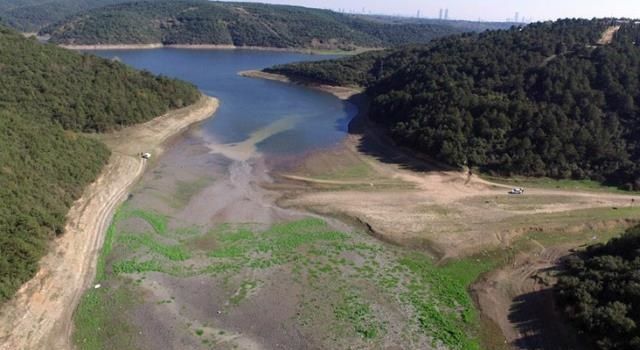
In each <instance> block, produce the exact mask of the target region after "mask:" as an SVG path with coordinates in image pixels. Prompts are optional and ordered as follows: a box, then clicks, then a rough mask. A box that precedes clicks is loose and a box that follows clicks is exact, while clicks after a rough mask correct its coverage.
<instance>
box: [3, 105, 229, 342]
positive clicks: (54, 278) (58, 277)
mask: <svg viewBox="0 0 640 350" xmlns="http://www.w3.org/2000/svg"><path fill="white" fill-rule="evenodd" d="M218 106H219V101H218V100H217V99H215V98H213V97H208V96H205V95H203V96H202V97H201V98H200V100H199V101H198V102H196V103H195V104H193V105H191V106H188V107H185V108H182V109H178V110H173V111H170V112H168V113H166V114H165V115H162V116H159V117H157V118H155V119H152V120H151V121H148V122H146V123H144V124H139V125H135V126H131V127H128V128H125V129H123V130H120V131H117V132H114V133H110V134H106V135H99V136H97V138H98V139H99V140H101V141H103V142H104V143H105V144H107V146H108V147H109V149H110V150H111V151H112V155H111V158H110V159H109V162H108V163H107V164H106V165H105V167H104V168H103V170H102V173H101V174H100V176H99V177H98V178H97V179H96V180H95V181H94V182H93V183H92V184H91V185H89V186H88V187H87V188H85V190H84V192H83V194H82V196H81V197H80V198H79V199H78V200H77V201H76V202H75V203H74V205H73V206H72V207H71V209H70V211H69V213H68V215H67V223H66V226H65V233H64V235H62V236H61V237H59V238H56V239H55V240H54V241H53V242H52V243H51V248H50V250H49V252H48V253H47V255H45V256H44V257H43V258H42V259H41V260H40V267H39V271H38V273H37V274H36V276H35V277H33V278H32V279H31V280H30V281H28V282H27V283H25V284H24V285H23V286H22V287H21V288H20V290H19V291H18V292H17V293H16V295H15V296H14V297H13V299H12V300H11V301H9V302H7V303H6V304H5V305H4V306H3V307H2V309H0V320H2V322H0V341H1V343H2V344H0V349H2V350H5V349H6V350H10V349H71V348H73V345H72V339H71V335H72V332H73V314H74V312H75V309H76V307H77V305H78V303H79V301H80V299H81V297H82V295H83V294H84V292H85V290H87V289H88V288H91V286H92V285H93V283H94V280H95V272H96V266H97V258H98V252H99V251H100V249H101V247H102V244H103V241H104V234H105V232H106V230H107V228H108V227H109V225H110V222H111V218H112V217H113V213H114V212H115V210H116V208H117V207H118V206H119V205H120V204H121V203H122V202H123V201H124V200H125V199H126V198H127V195H128V193H129V190H130V188H131V187H132V186H133V185H135V184H136V183H137V181H138V180H139V179H140V177H141V176H142V174H143V173H144V170H145V168H146V165H145V163H146V161H144V160H143V159H141V157H139V153H140V152H152V155H153V157H154V158H155V157H158V156H159V155H160V154H161V153H162V152H163V151H164V145H165V143H166V142H167V141H168V140H169V139H171V138H173V137H175V136H178V135H180V134H181V133H183V132H184V131H186V130H187V129H188V128H189V127H191V126H192V125H194V124H196V123H198V122H201V121H203V120H205V119H208V118H209V117H211V116H212V115H213V114H214V113H215V112H216V110H217V109H218Z"/></svg>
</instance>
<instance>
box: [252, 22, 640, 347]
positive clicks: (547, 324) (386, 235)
mask: <svg viewBox="0 0 640 350" xmlns="http://www.w3.org/2000/svg"><path fill="white" fill-rule="evenodd" d="M618 29H619V27H612V28H609V29H608V30H607V31H606V32H605V33H604V34H603V39H602V40H601V44H608V43H610V42H611V40H612V38H613V35H614V34H615V32H616V31H617V30H618ZM244 74H245V75H248V76H253V77H259V78H265V79H274V80H279V81H285V82H290V80H289V79H287V78H283V77H282V76H278V75H272V74H267V73H263V72H258V73H256V72H248V73H244ZM297 83H302V84H306V83H305V82H297ZM311 87H314V88H318V89H321V90H323V91H328V92H331V93H334V94H335V95H336V96H338V97H340V98H343V99H349V98H351V99H352V101H353V93H351V94H349V93H346V94H344V93H343V92H344V90H342V88H336V87H327V86H322V85H311ZM354 92H355V91H354ZM355 102H356V103H359V104H360V109H361V111H365V112H363V113H361V115H360V116H359V117H358V118H356V120H354V121H353V122H352V125H351V128H352V129H353V131H354V134H353V135H351V136H350V137H348V138H347V140H346V141H345V142H344V143H343V145H342V146H340V147H337V148H335V149H332V150H329V151H323V152H319V153H316V154H313V155H311V156H310V157H308V158H307V159H305V160H304V162H302V163H301V164H299V166H298V167H297V168H295V169H294V170H291V171H288V172H286V173H281V174H280V175H279V176H278V179H279V181H280V186H281V187H279V188H280V189H281V190H284V193H285V196H284V197H283V198H282V199H281V201H280V204H281V205H283V206H285V207H298V208H304V209H306V210H310V211H313V212H316V213H320V214H323V215H329V216H338V217H342V218H344V217H347V218H351V219H353V222H356V223H358V222H359V223H361V224H362V225H363V226H365V227H366V228H367V229H368V230H369V232H370V233H371V234H372V235H374V236H376V237H377V238H380V239H382V240H384V241H387V242H392V243H395V244H399V245H402V246H406V247H409V248H412V249H415V248H421V249H424V250H426V251H427V252H430V253H432V254H434V255H436V256H438V257H440V258H441V259H443V260H444V259H450V258H459V257H465V256H470V255H473V254H478V253H482V252H486V251H488V250H492V249H495V248H502V249H507V250H509V249H511V246H512V244H514V242H516V241H517V240H518V239H520V238H521V237H523V236H526V235H527V234H529V233H530V232H542V233H544V232H546V233H549V234H551V235H553V234H557V235H559V236H561V237H564V236H567V235H571V234H575V233H580V232H585V231H593V230H600V229H601V230H607V229H611V227H614V226H615V227H618V228H620V229H622V228H624V227H628V226H630V225H632V224H634V223H636V222H638V220H640V216H639V213H638V211H637V210H632V211H628V212H627V213H628V216H625V215H616V214H615V213H616V211H619V210H621V209H624V208H629V207H633V206H634V202H633V201H632V200H633V199H636V200H637V197H638V196H637V194H628V195H626V194H616V193H606V192H589V191H577V190H562V189H542V188H527V189H526V192H525V195H523V196H511V195H508V194H507V192H508V191H509V190H510V189H511V188H512V186H508V185H503V184H499V183H493V182H490V181H486V180H484V179H481V178H480V177H478V176H476V175H475V174H470V173H468V172H461V171H459V170H455V169H450V168H448V167H446V166H443V165H441V164H437V163H436V162H433V161H430V160H429V159H424V158H421V157H417V156H415V155H414V154H412V153H411V152H410V151H408V150H404V149H402V148H400V147H388V146H387V145H389V144H393V142H392V141H391V140H389V139H388V138H387V137H386V135H385V134H384V133H383V132H382V131H381V130H379V129H378V128H377V126H376V125H374V124H372V123H371V122H370V121H368V120H367V118H366V101H363V99H362V98H360V99H356V100H355ZM363 103H364V104H365V105H363ZM416 170H417V171H416ZM614 217H615V218H614ZM584 240H586V239H583V241H582V243H584ZM579 241H580V240H579V239H578V240H576V241H575V242H579ZM575 242H574V243H571V244H569V243H564V244H557V245H554V244H552V245H549V246H548V248H545V247H544V246H543V245H541V244H538V248H536V249H534V251H526V252H522V253H520V254H519V255H517V256H516V257H515V258H513V259H512V262H511V264H509V265H508V266H505V267H503V268H500V269H499V270H496V271H493V272H491V273H489V274H487V275H485V276H483V278H482V279H481V280H480V281H478V282H477V283H476V284H475V285H474V286H473V290H472V292H473V295H474V297H475V299H476V301H477V304H478V307H479V309H480V311H481V312H482V318H483V319H486V320H488V322H490V323H492V324H495V326H497V328H498V330H499V331H500V332H501V333H503V334H504V338H502V339H493V341H495V342H496V343H495V344H497V345H496V347H497V346H501V345H502V343H504V346H505V348H511V347H513V348H517V349H567V348H576V346H578V348H585V347H584V344H580V342H579V339H576V337H575V332H573V331H572V330H571V329H569V328H568V326H567V325H566V323H565V322H563V321H564V320H563V319H562V317H561V315H559V313H558V311H557V310H556V308H555V305H554V298H553V292H552V289H551V286H552V285H553V283H554V280H555V277H554V269H555V268H556V266H557V263H558V261H559V259H560V258H561V257H563V256H565V255H567V254H568V252H569V250H570V249H571V248H575V247H576V246H577V245H578V244H579V243H575ZM580 244H581V243H580ZM494 338H496V337H494Z"/></svg>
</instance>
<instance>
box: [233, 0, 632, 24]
mask: <svg viewBox="0 0 640 350" xmlns="http://www.w3.org/2000/svg"><path fill="white" fill-rule="evenodd" d="M245 1H251V2H267V3H277V4H289V5H300V6H308V7H318V8H329V9H332V10H337V9H345V10H346V11H347V12H350V11H354V12H359V13H361V12H362V10H363V8H364V9H365V11H366V12H367V13H368V12H370V11H371V12H373V13H384V14H402V15H411V16H415V15H416V12H417V11H418V10H420V12H421V14H422V17H438V12H439V9H440V8H449V18H452V19H470V20H477V19H479V18H481V19H484V20H491V21H504V20H505V19H507V18H511V19H512V18H513V17H515V13H516V12H519V13H520V18H522V17H525V18H526V19H527V20H528V19H534V20H546V19H556V18H564V17H586V18H591V17H612V16H613V17H633V18H640V0H261V1H254V0H245Z"/></svg>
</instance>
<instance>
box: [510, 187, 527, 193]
mask: <svg viewBox="0 0 640 350" xmlns="http://www.w3.org/2000/svg"><path fill="white" fill-rule="evenodd" d="M509 194H513V195H523V194H524V188H514V189H512V190H511V191H509Z"/></svg>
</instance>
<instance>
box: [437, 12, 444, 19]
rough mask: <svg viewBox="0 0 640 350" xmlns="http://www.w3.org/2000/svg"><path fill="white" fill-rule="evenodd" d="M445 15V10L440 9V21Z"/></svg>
mask: <svg viewBox="0 0 640 350" xmlns="http://www.w3.org/2000/svg"><path fill="white" fill-rule="evenodd" d="M443 15H444V10H443V9H440V16H439V17H438V19H440V20H442V17H443Z"/></svg>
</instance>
